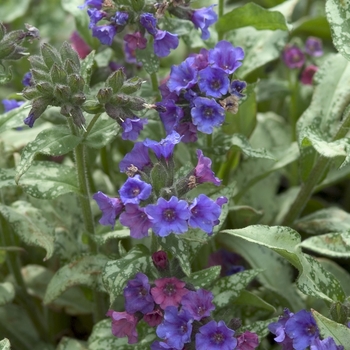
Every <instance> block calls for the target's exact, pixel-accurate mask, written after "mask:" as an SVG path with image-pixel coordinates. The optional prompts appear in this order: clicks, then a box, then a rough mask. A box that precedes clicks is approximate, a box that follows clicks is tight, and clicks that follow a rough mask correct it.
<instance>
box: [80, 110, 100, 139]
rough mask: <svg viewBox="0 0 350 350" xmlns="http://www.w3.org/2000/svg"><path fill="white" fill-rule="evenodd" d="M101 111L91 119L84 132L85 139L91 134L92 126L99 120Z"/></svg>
mask: <svg viewBox="0 0 350 350" xmlns="http://www.w3.org/2000/svg"><path fill="white" fill-rule="evenodd" d="M100 115H101V113H97V114H95V115H94V117H93V118H92V119H91V122H90V123H89V125H88V127H87V129H86V132H85V134H84V140H85V139H86V138H87V137H88V136H89V134H90V132H91V130H92V128H93V127H94V125H95V123H96V122H97V120H98V118H99V117H100Z"/></svg>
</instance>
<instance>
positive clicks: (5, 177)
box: [0, 168, 16, 188]
mask: <svg viewBox="0 0 350 350" xmlns="http://www.w3.org/2000/svg"><path fill="white" fill-rule="evenodd" d="M10 186H16V183H15V170H14V169H1V168H0V188H3V187H10Z"/></svg>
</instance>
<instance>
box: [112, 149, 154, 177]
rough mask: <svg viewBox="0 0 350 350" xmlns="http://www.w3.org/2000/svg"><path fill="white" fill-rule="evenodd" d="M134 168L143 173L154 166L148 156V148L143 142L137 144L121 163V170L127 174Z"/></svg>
mask: <svg viewBox="0 0 350 350" xmlns="http://www.w3.org/2000/svg"><path fill="white" fill-rule="evenodd" d="M133 166H134V167H136V168H137V169H138V170H141V171H142V170H144V168H146V167H151V166H152V161H151V158H150V157H149V155H148V147H146V146H145V145H144V144H143V143H142V142H136V143H135V145H134V147H133V149H132V150H131V152H129V153H127V154H126V155H125V157H124V158H123V159H122V161H121V162H120V163H119V170H120V171H121V172H123V173H125V172H127V171H128V170H130V169H129V168H131V167H133Z"/></svg>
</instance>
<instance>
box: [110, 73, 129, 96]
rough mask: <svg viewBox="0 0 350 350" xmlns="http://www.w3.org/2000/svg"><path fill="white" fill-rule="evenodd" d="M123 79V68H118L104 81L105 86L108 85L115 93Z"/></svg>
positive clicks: (121, 84)
mask: <svg viewBox="0 0 350 350" xmlns="http://www.w3.org/2000/svg"><path fill="white" fill-rule="evenodd" d="M124 80H125V74H124V72H123V69H122V68H120V69H118V70H116V71H115V72H113V73H112V74H111V75H110V76H109V77H108V78H107V81H106V87H110V88H112V90H113V93H115V94H116V93H117V92H118V91H119V90H120V88H121V87H122V86H123V84H124Z"/></svg>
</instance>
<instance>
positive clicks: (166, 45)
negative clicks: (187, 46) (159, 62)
mask: <svg viewBox="0 0 350 350" xmlns="http://www.w3.org/2000/svg"><path fill="white" fill-rule="evenodd" d="M178 46H179V38H178V37H177V34H171V33H169V32H167V31H165V30H157V33H156V35H155V36H154V43H153V48H154V53H155V54H156V55H157V56H158V57H166V56H168V55H169V53H170V50H171V49H172V50H174V49H176V48H177V47H178Z"/></svg>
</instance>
